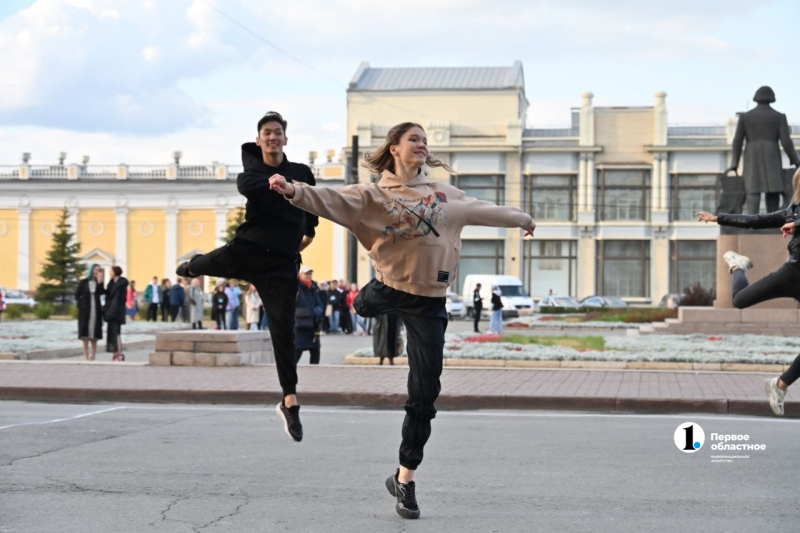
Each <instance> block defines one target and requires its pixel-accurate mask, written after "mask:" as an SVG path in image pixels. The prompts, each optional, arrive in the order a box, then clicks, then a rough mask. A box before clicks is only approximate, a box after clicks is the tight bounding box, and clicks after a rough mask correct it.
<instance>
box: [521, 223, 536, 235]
mask: <svg viewBox="0 0 800 533" xmlns="http://www.w3.org/2000/svg"><path fill="white" fill-rule="evenodd" d="M522 229H524V230H525V237H533V231H534V230H535V229H536V221H535V220H531V224H530V226H528V227H527V228H522Z"/></svg>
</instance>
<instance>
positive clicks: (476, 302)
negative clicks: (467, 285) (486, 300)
mask: <svg viewBox="0 0 800 533" xmlns="http://www.w3.org/2000/svg"><path fill="white" fill-rule="evenodd" d="M472 306H473V307H474V308H475V309H483V298H482V297H481V291H479V290H478V289H475V292H473V293H472Z"/></svg>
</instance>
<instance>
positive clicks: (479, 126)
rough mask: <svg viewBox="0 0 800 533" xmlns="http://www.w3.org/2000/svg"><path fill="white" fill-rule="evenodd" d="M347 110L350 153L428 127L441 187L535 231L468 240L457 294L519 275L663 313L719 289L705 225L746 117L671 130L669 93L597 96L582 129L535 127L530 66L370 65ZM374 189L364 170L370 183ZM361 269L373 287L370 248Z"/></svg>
mask: <svg viewBox="0 0 800 533" xmlns="http://www.w3.org/2000/svg"><path fill="white" fill-rule="evenodd" d="M347 101H348V126H347V128H348V146H347V152H348V154H349V153H350V152H351V151H352V150H351V149H352V142H351V141H349V139H352V137H353V136H356V135H357V136H358V146H359V152H361V153H363V152H369V151H370V150H374V149H375V148H376V147H378V146H380V144H381V143H382V142H383V140H384V139H385V135H386V132H387V131H388V129H389V128H391V127H392V126H393V125H395V124H398V123H400V122H405V121H412V122H418V123H420V124H421V125H422V126H423V127H424V128H425V129H426V133H427V137H428V143H429V146H430V147H431V151H432V152H433V154H434V155H435V156H436V157H437V158H439V159H442V160H444V161H446V162H447V163H449V165H450V166H451V167H452V168H453V169H454V170H455V173H454V174H451V173H449V172H447V171H445V170H443V169H433V172H432V177H433V178H434V179H438V180H449V181H450V182H451V183H453V184H454V185H456V186H458V187H459V188H461V189H464V190H465V191H466V192H467V193H468V194H469V195H471V196H474V197H477V198H482V199H485V200H489V201H492V202H496V203H500V204H506V205H512V206H516V207H519V208H521V209H522V210H524V211H526V212H528V213H530V214H531V215H532V216H533V217H534V219H536V221H537V225H538V226H537V230H536V234H535V238H533V239H531V238H523V236H522V232H521V231H519V230H516V229H514V230H506V229H495V228H479V227H470V228H466V229H465V230H464V232H463V234H462V238H463V248H462V256H461V262H460V264H459V273H458V276H457V278H456V280H455V282H454V285H453V287H452V290H455V291H456V292H460V289H461V287H460V284H461V283H462V282H463V279H464V276H466V275H467V274H471V273H481V274H494V273H497V274H508V275H514V276H518V277H519V278H521V279H522V280H523V282H524V284H525V286H526V287H527V289H528V290H529V292H530V293H531V295H532V296H534V297H540V296H543V295H546V294H548V292H549V291H550V290H552V291H553V292H554V293H556V294H568V295H572V296H575V297H578V298H583V297H586V296H589V295H592V294H604V295H613V296H621V297H623V298H624V299H625V300H627V301H629V302H631V303H640V304H653V305H656V304H658V303H659V301H660V300H661V299H662V297H663V296H665V295H666V294H668V293H677V292H681V291H682V289H683V288H684V287H687V286H689V285H693V284H694V283H697V282H699V283H700V284H701V285H702V286H704V287H705V288H711V287H714V286H715V282H716V257H717V253H716V240H717V237H718V235H719V228H718V226H716V225H714V224H702V223H698V222H696V218H695V217H694V213H696V212H697V211H701V210H706V211H712V212H713V211H715V210H716V207H717V202H718V186H717V178H718V176H719V175H720V174H721V172H722V171H723V170H724V169H725V168H726V167H727V166H728V161H729V159H730V155H729V152H730V151H731V141H732V137H733V134H734V131H735V128H736V118H732V119H730V120H728V122H727V124H725V125H723V126H708V127H677V126H676V127H670V126H668V121H667V118H668V117H667V107H666V94H665V93H663V92H658V93H656V94H655V97H654V103H653V106H647V107H596V106H594V105H593V95H592V94H591V93H588V92H587V93H584V94H583V95H582V96H581V99H580V106H579V107H576V108H573V109H571V110H570V115H571V124H570V126H569V127H567V128H561V129H538V128H532V129H529V128H525V127H524V124H525V123H526V115H527V106H528V102H527V100H526V97H525V85H524V77H523V71H522V65H521V64H520V63H519V62H517V63H514V64H513V65H512V66H511V67H507V68H412V69H380V68H372V67H370V65H369V64H368V63H363V64H362V65H361V66H360V67H359V69H358V71H357V72H356V73H355V75H354V77H353V79H352V81H351V83H350V86H349V89H348V92H347ZM576 103H577V102H576ZM565 111H566V110H565ZM528 118H530V119H532V120H533V122H534V123H535V119H536V117H528ZM795 129H796V128H795ZM371 179H373V177H371V176H369V174H368V172H367V171H366V170H365V169H363V168H361V169H359V180H360V181H362V182H364V181H369V180H371ZM358 260H359V281H360V282H364V281H366V280H367V279H368V278H369V276H370V274H371V270H370V266H369V263H368V261H367V257H366V253H365V252H364V251H363V250H362V251H361V252H360V253H359V255H358Z"/></svg>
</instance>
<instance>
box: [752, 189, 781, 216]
mask: <svg viewBox="0 0 800 533" xmlns="http://www.w3.org/2000/svg"><path fill="white" fill-rule="evenodd" d="M764 194H765V195H766V197H765V198H764V203H765V204H766V208H767V213H774V212H775V211H777V210H778V208H779V207H780V205H781V193H779V192H767V193H764ZM759 207H761V193H760V192H755V193H752V194H748V195H747V214H748V215H755V214H757V213H758V208H759Z"/></svg>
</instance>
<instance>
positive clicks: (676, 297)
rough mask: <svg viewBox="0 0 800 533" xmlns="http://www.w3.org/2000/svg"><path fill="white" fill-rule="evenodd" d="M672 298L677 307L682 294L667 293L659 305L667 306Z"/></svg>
mask: <svg viewBox="0 0 800 533" xmlns="http://www.w3.org/2000/svg"><path fill="white" fill-rule="evenodd" d="M670 298H673V299H674V302H675V307H677V306H678V305H679V304H680V303H681V295H680V294H677V293H670V294H665V295H664V297H663V298H661V301H660V302H658V306H659V307H664V308H665V307H667V303H669V301H670ZM670 309H674V308H673V307H670Z"/></svg>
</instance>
